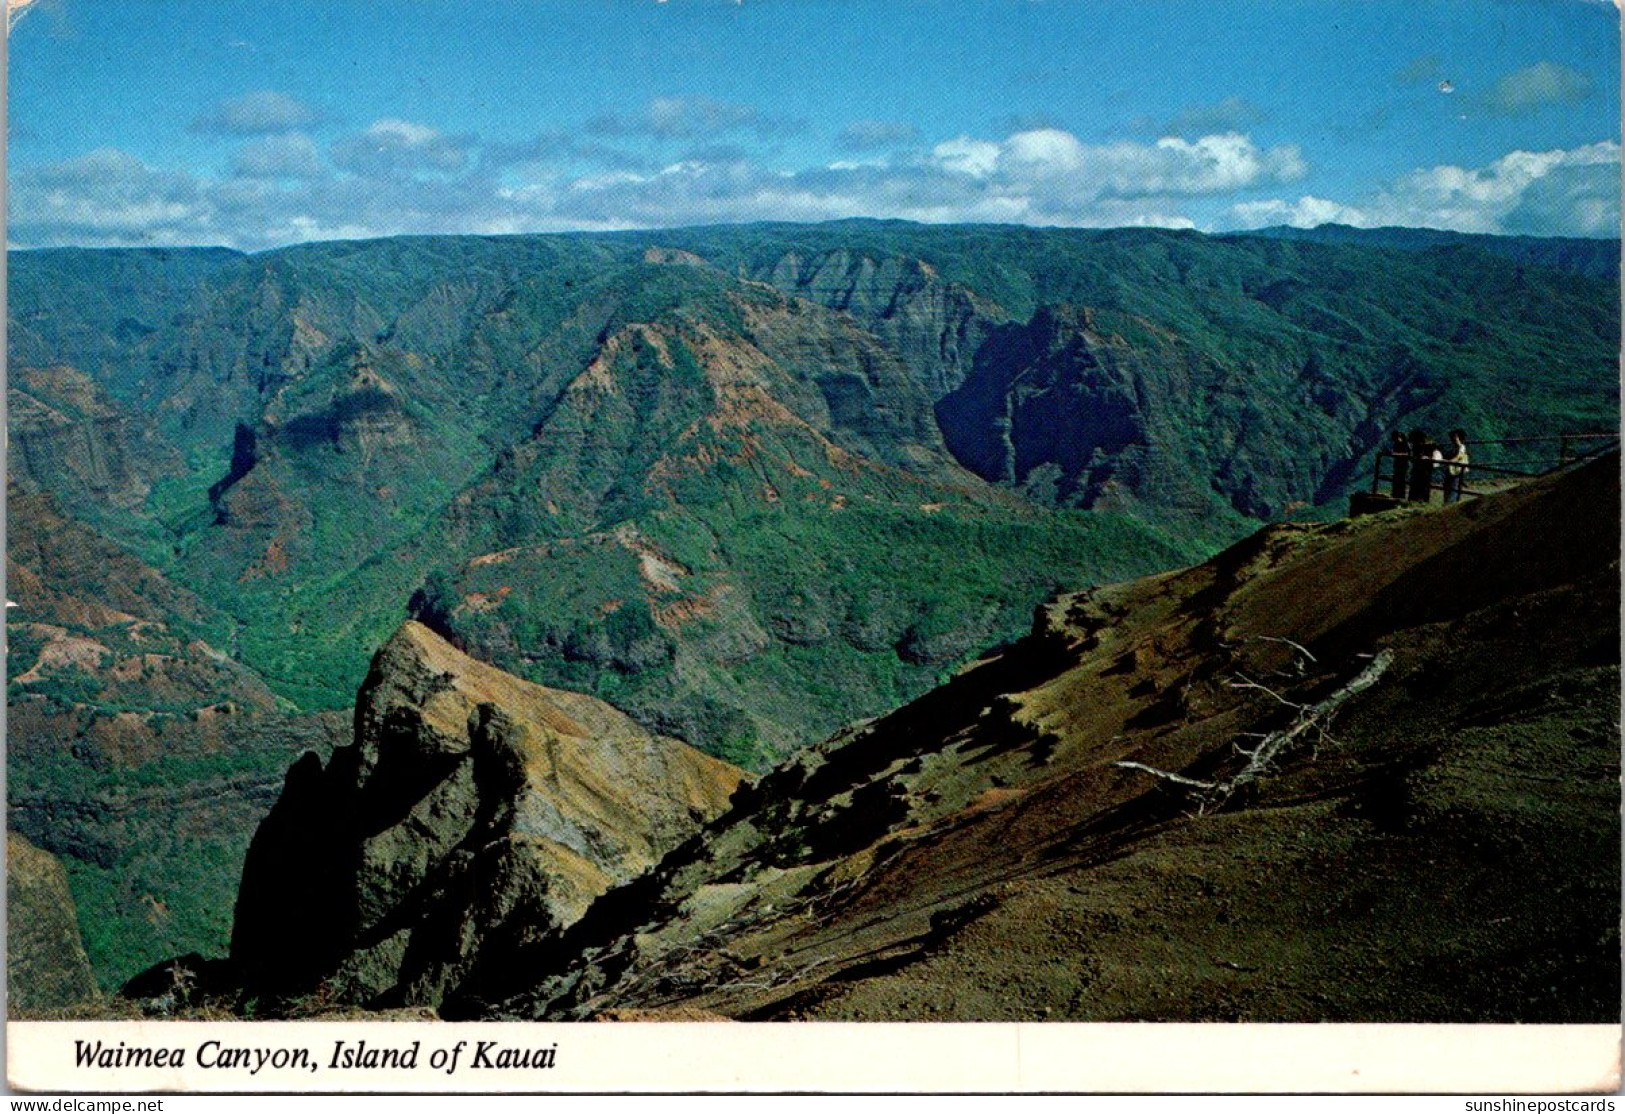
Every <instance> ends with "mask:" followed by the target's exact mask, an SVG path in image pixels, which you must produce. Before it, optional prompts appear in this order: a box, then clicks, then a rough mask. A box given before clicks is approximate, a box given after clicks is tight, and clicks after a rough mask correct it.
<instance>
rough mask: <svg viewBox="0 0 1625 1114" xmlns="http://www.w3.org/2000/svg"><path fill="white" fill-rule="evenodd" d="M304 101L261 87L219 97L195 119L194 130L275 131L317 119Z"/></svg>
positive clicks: (254, 132)
mask: <svg viewBox="0 0 1625 1114" xmlns="http://www.w3.org/2000/svg"><path fill="white" fill-rule="evenodd" d="M315 120H316V113H315V110H313V109H312V108H311V107H310V106H309V105H307V104H305V103H304V102H303V101H300V100H297V99H295V98H293V97H290V96H289V95H288V94H286V93H279V92H277V91H276V90H274V89H260V90H257V91H255V92H253V93H245V94H243V95H242V96H240V97H232V98H229V99H227V100H223V101H220V102H219V103H217V104H215V105H214V106H212V107H211V108H209V109H208V111H206V112H204V113H203V114H202V115H201V116H199V117H198V118H197V119H195V120H193V121H192V130H193V131H201V132H216V133H219V134H223V135H273V134H275V133H277V132H285V131H293V130H294V129H295V128H302V127H306V126H307V125H309V124H311V123H314V122H315Z"/></svg>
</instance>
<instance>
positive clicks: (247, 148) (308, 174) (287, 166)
mask: <svg viewBox="0 0 1625 1114" xmlns="http://www.w3.org/2000/svg"><path fill="white" fill-rule="evenodd" d="M321 168H322V164H321V156H320V155H319V154H318V153H317V150H316V144H315V142H314V141H313V140H312V139H311V138H310V136H308V135H306V134H304V133H303V132H288V133H287V134H285V135H268V136H264V137H262V138H260V139H256V140H253V141H251V142H249V143H245V144H244V145H243V146H242V147H240V148H239V149H238V151H237V154H236V157H235V158H234V159H233V161H232V170H233V173H235V174H237V175H238V176H239V177H243V178H314V177H316V176H317V175H318V174H320V173H321Z"/></svg>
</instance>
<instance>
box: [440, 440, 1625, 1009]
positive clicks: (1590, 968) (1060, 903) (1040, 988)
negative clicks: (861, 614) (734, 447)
mask: <svg viewBox="0 0 1625 1114" xmlns="http://www.w3.org/2000/svg"><path fill="white" fill-rule="evenodd" d="M1618 468H1619V462H1618V460H1617V458H1614V459H1609V460H1605V461H1602V462H1600V463H1598V464H1596V465H1594V466H1592V467H1590V468H1588V469H1586V470H1583V471H1580V472H1576V473H1572V474H1569V475H1564V476H1560V477H1553V478H1550V479H1547V480H1543V481H1538V482H1534V483H1530V484H1528V485H1526V486H1524V487H1522V488H1520V489H1518V490H1516V491H1512V492H1509V493H1507V494H1504V495H1500V496H1496V497H1491V498H1484V499H1480V500H1477V501H1474V502H1470V503H1465V504H1462V505H1459V506H1455V507H1451V508H1436V509H1427V510H1422V509H1411V510H1402V511H1398V512H1394V513H1390V514H1385V515H1379V516H1374V517H1372V518H1368V519H1361V520H1352V521H1347V522H1342V523H1337V524H1333V525H1325V526H1301V525H1284V526H1275V527H1270V528H1267V529H1265V530H1263V531H1261V532H1259V533H1258V534H1256V535H1254V536H1253V537H1252V538H1250V539H1248V540H1247V541H1244V542H1242V543H1240V544H1239V545H1237V546H1234V547H1232V548H1231V549H1229V550H1227V551H1225V552H1224V553H1222V554H1220V555H1219V556H1217V557H1215V558H1214V559H1213V560H1211V561H1209V562H1207V563H1206V564H1204V565H1201V566H1198V567H1195V568H1192V569H1188V570H1184V571H1180V572H1174V573H1169V574H1164V575H1161V576H1156V577H1151V578H1147V579H1142V580H1138V581H1134V582H1131V583H1127V584H1121V585H1117V586H1113V587H1109V588H1104V589H1100V590H1097V591H1094V592H1089V593H1084V594H1081V595H1074V596H1070V597H1066V598H1063V599H1061V600H1060V601H1058V602H1057V603H1055V604H1054V605H1052V606H1050V607H1049V608H1047V609H1045V610H1043V611H1042V612H1041V613H1040V615H1039V617H1038V620H1037V622H1036V624H1035V630H1034V632H1033V634H1032V635H1031V636H1029V637H1028V638H1026V639H1024V640H1022V641H1021V642H1019V643H1017V644H1016V645H1014V646H1013V647H1011V648H1010V649H1008V650H1006V651H1004V652H1003V653H1000V654H998V655H996V656H994V657H991V658H989V659H986V660H984V661H983V662H981V663H978V664H977V665H976V666H974V667H972V668H970V669H968V670H966V671H965V672H964V673H962V674H961V675H960V676H959V677H958V678H956V679H955V680H954V681H953V682H951V683H950V684H948V685H946V686H945V687H943V688H941V689H938V690H936V691H934V692H932V693H930V694H928V695H927V696H925V697H924V698H922V699H920V700H918V701H916V702H915V703H913V704H911V705H908V706H907V707H905V708H902V709H900V710H899V711H897V712H895V713H893V714H891V715H889V716H887V717H885V718H883V719H880V720H878V721H875V722H873V723H870V724H868V725H866V726H863V727H861V728H858V729H856V730H853V731H850V732H847V733H845V734H843V735H841V736H837V737H836V738H834V739H832V740H830V741H828V742H827V743H825V744H823V745H822V746H820V747H816V748H813V749H811V750H809V751H807V752H804V753H803V754H801V755H799V756H797V757H796V758H795V759H792V760H791V761H790V762H788V763H786V764H785V765H783V766H781V767H779V768H778V769H777V770H775V771H774V772H772V773H770V774H769V775H767V776H765V777H764V778H763V779H762V780H761V781H760V782H758V783H757V784H756V785H755V786H753V787H752V788H750V789H748V790H745V791H744V792H742V793H741V794H740V795H739V797H738V798H737V799H736V800H735V802H734V805H733V807H732V808H731V809H730V811H729V812H728V813H727V814H725V815H724V816H722V817H720V818H719V819H718V820H717V821H715V822H714V823H713V824H712V825H710V826H709V827H708V828H707V830H706V832H705V836H704V838H703V839H700V840H693V841H690V842H689V843H687V844H685V845H684V846H683V847H681V848H680V849H678V851H676V852H674V853H673V854H672V855H670V856H668V857H667V859H666V860H665V861H664V862H663V863H662V864H661V866H660V867H659V868H658V869H657V870H656V871H655V872H653V873H652V874H650V875H648V876H646V877H645V878H643V879H640V880H638V881H637V882H635V883H633V884H632V885H630V886H627V887H623V888H622V889H620V890H617V891H613V892H611V893H610V894H609V895H607V896H606V897H605V898H603V899H601V900H600V901H599V902H598V903H597V904H596V905H595V906H594V907H593V908H592V910H590V911H589V913H588V914H587V916H586V917H585V918H584V919H583V920H582V921H581V922H580V923H579V924H578V925H576V926H575V927H574V928H573V929H571V930H569V931H568V932H567V933H565V934H564V936H563V938H562V939H552V938H546V939H538V940H536V941H533V942H531V943H530V944H529V946H528V947H519V948H517V949H516V950H515V951H513V952H510V953H508V954H505V955H504V954H501V953H499V952H495V951H494V952H493V953H492V954H491V955H490V956H488V957H487V958H488V962H487V963H486V965H485V971H486V973H484V974H483V975H478V974H477V976H476V977H475V978H472V979H470V980H469V981H468V983H467V985H466V987H465V991H464V993H463V995H462V996H461V997H460V998H459V999H457V1000H454V1001H451V1002H448V1003H447V1004H446V1006H445V1008H444V1011H443V1012H445V1013H446V1014H447V1016H465V1015H466V1016H505V1017H516V1016H518V1017H543V1018H548V1017H569V1018H583V1017H592V1016H598V1015H602V1014H605V1013H612V1015H619V1014H621V1013H624V1012H625V1011H641V1010H671V1009H697V1010H704V1011H708V1012H710V1013H715V1014H720V1015H724V1016H728V1017H734V1018H741V1019H788V1018H808V1019H814V1018H816V1019H832V1020H833V1019H842V1020H910V1019H920V1020H1034V1019H1057V1020H1060V1019H1070V1020H1094V1021H1101V1020H1131V1019H1132V1020H1247V1021H1315V1020H1328V1021H1388V1022H1422V1021H1428V1022H1444V1021H1453V1022H1467V1021H1524V1022H1604V1021H1617V1020H1618V1017H1619V990H1620V987H1619V967H1620V942H1619V928H1618V916H1619V906H1620V885H1619V878H1620V857H1619V856H1620V850H1619V849H1620V825H1619V804H1620V801H1619V773H1620V760H1619V735H1618V726H1617V724H1618V712H1619V672H1618V666H1619V574H1618V551H1619V486H1618ZM1293 644H1296V645H1293ZM1383 667H1385V669H1384V668H1383ZM1378 670H1381V672H1380V675H1378V676H1377V677H1376V679H1375V682H1374V683H1373V684H1371V685H1370V687H1369V688H1366V689H1364V690H1363V691H1361V692H1358V693H1357V694H1354V695H1351V696H1349V697H1348V699H1347V700H1346V701H1345V702H1344V703H1343V704H1342V705H1341V707H1340V708H1339V709H1338V711H1337V712H1336V714H1335V716H1333V717H1331V718H1329V719H1328V718H1325V717H1322V718H1321V719H1320V720H1319V721H1318V722H1316V723H1313V724H1310V725H1304V726H1302V728H1301V729H1300V730H1298V731H1297V732H1296V733H1294V734H1293V735H1291V736H1290V740H1289V741H1288V742H1287V743H1286V744H1285V745H1284V746H1283V748H1282V750H1281V751H1280V752H1279V754H1278V755H1277V757H1276V760H1275V761H1273V762H1272V763H1270V764H1269V768H1268V769H1267V770H1266V771H1265V772H1264V774H1263V776H1260V777H1257V778H1256V779H1252V778H1242V780H1241V782H1239V783H1237V782H1236V779H1237V778H1238V775H1241V774H1242V773H1243V771H1244V770H1246V769H1247V767H1248V765H1249V758H1248V757H1247V754H1246V751H1249V750H1256V749H1257V748H1258V747H1259V746H1260V744H1261V743H1264V742H1266V741H1269V739H1270V736H1271V735H1272V733H1280V732H1289V731H1292V730H1293V728H1294V727H1296V726H1299V725H1300V724H1302V723H1303V721H1304V719H1305V716H1306V712H1305V711H1304V709H1307V708H1313V707H1315V706H1318V705H1320V704H1322V703H1323V702H1325V701H1327V700H1328V699H1329V698H1333V697H1334V694H1337V693H1339V692H1341V691H1343V690H1345V689H1346V688H1348V686H1349V685H1350V683H1351V682H1352V681H1353V680H1354V679H1355V678H1356V677H1358V676H1360V675H1362V674H1366V673H1367V672H1368V671H1371V672H1376V671H1378ZM1274 738H1275V739H1276V740H1279V739H1280V738H1281V736H1280V735H1279V734H1275V736H1274ZM1272 745H1273V744H1272ZM1124 762H1130V763H1138V764H1140V765H1139V766H1124V765H1121V763H1124ZM1141 767H1151V768H1153V769H1155V770H1159V771H1163V772H1165V773H1171V774H1178V775H1179V776H1180V777H1183V778H1186V779H1189V780H1190V781H1192V782H1199V783H1204V784H1206V785H1208V786H1226V785H1230V784H1231V783H1235V784H1234V788H1233V791H1230V792H1226V791H1224V790H1223V789H1214V788H1205V789H1204V788H1202V787H1200V786H1196V785H1190V784H1184V783H1180V782H1177V781H1174V780H1172V779H1170V778H1168V777H1165V776H1160V775H1158V774H1155V773H1152V772H1149V771H1147V770H1146V769H1144V768H1141ZM519 970H527V971H533V972H537V973H538V975H533V976H531V977H529V978H527V979H526V980H525V984H519V983H517V982H516V977H515V976H514V974H513V972H515V971H519Z"/></svg>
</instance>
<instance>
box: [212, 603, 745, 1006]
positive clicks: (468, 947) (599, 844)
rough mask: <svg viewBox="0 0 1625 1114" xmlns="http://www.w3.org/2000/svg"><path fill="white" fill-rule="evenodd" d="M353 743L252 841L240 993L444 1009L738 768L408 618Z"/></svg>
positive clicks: (239, 936)
mask: <svg viewBox="0 0 1625 1114" xmlns="http://www.w3.org/2000/svg"><path fill="white" fill-rule="evenodd" d="M355 722H356V733H355V742H354V744H353V745H351V746H349V747H345V748H342V749H341V750H340V751H338V752H337V753H335V754H334V756H333V759H332V761H331V762H330V763H329V764H328V765H327V766H326V768H325V769H324V768H323V767H322V765H321V763H320V761H319V760H317V759H316V758H315V756H313V755H306V756H305V757H304V758H303V759H301V760H300V761H299V762H298V763H296V764H295V765H294V767H293V768H292V769H291V770H290V771H289V773H288V778H287V784H286V786H285V788H284V790H283V794H282V797H281V799H280V800H279V801H278V802H277V804H276V806H275V807H274V808H273V809H272V811H271V814H270V815H269V816H268V817H267V818H266V820H265V822H264V824H263V825H262V826H261V828H260V830H259V832H258V834H257V835H256V836H255V838H254V842H253V844H252V846H251V847H250V849H249V854H248V859H247V862H246V864H245V866H244V871H243V883H242V888H241V891H240V894H239V897H238V901H237V911H236V923H235V927H234V929H233V933H232V949H231V956H232V960H233V961H234V963H235V964H236V966H237V968H238V970H239V972H240V977H241V978H242V980H243V982H244V984H245V985H246V986H247V987H248V988H249V990H250V991H251V992H256V993H260V994H268V995H272V996H283V997H287V996H294V995H300V994H310V993H318V996H319V997H323V998H325V999H330V1000H339V1001H350V1002H357V1003H365V1004H371V1005H388V1004H401V1003H428V1004H433V1003H436V1002H438V1001H439V999H440V997H441V996H442V995H443V994H444V993H445V992H446V990H447V989H448V988H449V987H453V986H455V985H457V984H458V982H459V981H460V980H461V978H462V977H463V976H464V975H465V974H466V972H467V971H468V969H469V967H470V965H471V964H472V963H473V962H474V960H475V959H476V957H477V955H478V954H479V953H480V952H481V951H483V950H485V949H488V948H491V947H493V946H495V945H496V944H498V943H503V942H505V943H507V944H509V945H517V944H520V943H523V942H528V941H532V940H534V939H536V938H538V937H540V936H541V935H543V934H545V933H547V932H549V931H555V930H557V929H559V928H562V927H564V926H566V925H569V924H571V923H573V922H574V921H575V920H576V919H578V918H579V917H580V916H581V914H582V913H583V912H584V911H585V910H586V908H587V906H588V904H589V903H590V902H591V901H592V900H593V899H594V898H596V897H597V896H598V895H600V894H601V893H603V892H604V891H605V890H607V889H608V888H609V887H610V886H612V885H616V884H619V883H621V882H625V881H627V880H628V879H630V878H632V877H634V876H635V875H637V874H639V873H641V872H642V871H644V870H645V869H647V868H648V867H650V866H652V865H653V864H654V863H655V862H656V861H658V859H659V858H660V856H661V855H663V854H664V853H665V852H667V851H668V850H670V849H671V848H672V847H673V846H675V845H676V844H677V843H678V842H679V841H681V840H682V839H683V838H685V837H686V836H688V835H689V834H691V833H692V832H693V831H695V830H696V829H697V828H698V826H699V825H700V824H701V823H702V822H704V821H705V820H707V819H709V818H710V817H712V816H714V815H715V814H716V813H718V812H720V811H721V809H722V808H723V807H724V805H725V804H726V802H727V800H728V798H729V796H730V794H731V793H732V792H733V790H734V789H735V788H736V787H737V786H738V784H739V782H740V779H741V776H742V775H741V774H740V772H739V771H738V770H736V769H734V768H733V767H731V766H728V765H727V764H725V763H723V762H719V761H717V760H716V759H713V758H709V757H707V756H706V755H703V754H701V753H700V752H698V751H696V750H693V749H692V748H689V747H687V746H685V745H683V744H682V743H679V742H676V741H675V740H672V739H667V738H662V737H659V736H654V735H650V734H649V733H648V732H646V731H644V730H642V729H641V728H639V727H638V726H637V725H636V724H634V723H633V722H632V721H631V720H629V719H627V718H626V717H625V716H623V715H621V714H620V713H619V712H616V711H615V710H614V709H612V708H610V707H609V706H608V705H606V704H603V703H602V702H600V701H597V700H594V699H592V698H591V697H587V696H582V695H578V694H574V693H568V692H562V691H558V690H554V689H547V688H543V687H541V686H539V685H534V684H531V683H529V682H526V681H521V680H519V679H518V678H516V677H513V676H511V675H509V674H506V673H504V672H502V671H501V670H498V669H495V668H493V667H491V666H488V665H485V664H483V663H481V662H478V661H475V660H474V659H472V658H470V657H468V656H467V655H465V654H463V653H461V652H460V651H458V650H456V649H455V648H453V647H452V646H451V645H450V644H449V643H447V642H446V641H445V640H444V639H442V638H441V637H440V636H439V635H437V634H435V633H433V632H432V631H430V630H429V629H428V628H427V627H425V626H423V625H421V624H419V623H416V622H409V623H407V624H406V625H404V626H403V627H401V629H400V630H399V631H398V632H397V633H396V634H395V636H394V637H393V638H391V639H390V640H389V642H388V643H387V644H386V645H385V646H384V647H383V649H381V650H380V651H379V652H378V654H377V656H376V658H375V659H374V661H373V665H372V670H371V672H370V673H369V674H368V677H367V681H366V683H365V684H364V686H363V687H362V690H361V693H360V695H359V698H358V701H357V705H356V721H355Z"/></svg>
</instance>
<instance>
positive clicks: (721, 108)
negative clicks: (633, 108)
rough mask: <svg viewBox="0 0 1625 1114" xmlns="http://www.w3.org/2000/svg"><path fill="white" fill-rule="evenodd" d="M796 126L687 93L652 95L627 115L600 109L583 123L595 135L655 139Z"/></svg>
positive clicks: (781, 130)
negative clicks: (680, 94)
mask: <svg viewBox="0 0 1625 1114" xmlns="http://www.w3.org/2000/svg"><path fill="white" fill-rule="evenodd" d="M800 127H801V125H800V124H799V123H797V122H796V121H792V120H783V119H779V118H776V117H771V116H767V115H764V114H763V113H761V112H759V111H758V110H757V109H756V108H754V107H752V106H751V105H748V104H738V103H735V102H733V101H719V100H714V99H712V98H710V97H689V96H676V97H655V98H654V99H652V100H651V101H649V103H648V104H646V105H645V106H644V107H643V109H642V111H640V112H636V113H633V114H632V115H630V116H627V115H623V114H621V113H618V112H603V113H600V114H598V115H597V116H594V117H593V118H592V119H591V120H590V121H588V123H587V130H588V131H589V132H593V133H595V134H598V135H630V136H649V137H652V138H655V139H708V138H712V137H715V136H719V135H725V134H727V133H729V132H736V131H741V130H749V131H753V132H756V133H757V134H760V135H774V134H783V133H786V132H791V131H796V130H799V129H800Z"/></svg>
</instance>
